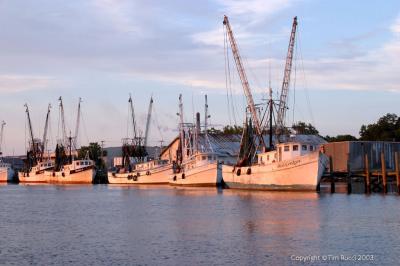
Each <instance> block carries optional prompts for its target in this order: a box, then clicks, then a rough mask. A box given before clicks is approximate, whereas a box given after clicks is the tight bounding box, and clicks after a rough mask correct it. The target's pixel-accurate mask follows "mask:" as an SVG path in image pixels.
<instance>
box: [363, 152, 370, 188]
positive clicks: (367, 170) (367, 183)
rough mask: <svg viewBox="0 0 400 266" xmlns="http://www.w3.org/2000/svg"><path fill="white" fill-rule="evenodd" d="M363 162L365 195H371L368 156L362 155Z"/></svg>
mask: <svg viewBox="0 0 400 266" xmlns="http://www.w3.org/2000/svg"><path fill="white" fill-rule="evenodd" d="M364 162H365V193H367V194H369V193H371V173H370V172H369V160H368V154H367V153H366V154H365V155H364Z"/></svg>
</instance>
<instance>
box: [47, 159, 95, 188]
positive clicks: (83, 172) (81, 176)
mask: <svg viewBox="0 0 400 266" xmlns="http://www.w3.org/2000/svg"><path fill="white" fill-rule="evenodd" d="M95 175H96V171H95V168H94V162H93V161H92V160H89V159H86V160H74V161H72V163H69V164H66V165H63V166H62V167H61V168H60V169H59V170H58V171H44V176H45V178H46V182H47V183H62V184H92V183H93V180H94V177H95Z"/></svg>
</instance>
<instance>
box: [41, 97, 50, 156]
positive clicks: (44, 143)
mask: <svg viewBox="0 0 400 266" xmlns="http://www.w3.org/2000/svg"><path fill="white" fill-rule="evenodd" d="M50 109H51V104H49V106H48V107H47V115H46V122H45V124H44V132H43V140H42V147H41V149H42V150H41V154H40V160H43V156H44V152H45V150H46V147H47V130H48V128H49V118H50Z"/></svg>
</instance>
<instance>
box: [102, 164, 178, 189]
mask: <svg viewBox="0 0 400 266" xmlns="http://www.w3.org/2000/svg"><path fill="white" fill-rule="evenodd" d="M171 172H172V164H171V163H170V162H169V161H167V160H151V161H148V162H141V163H136V164H135V165H134V166H133V170H132V171H127V172H125V171H124V170H122V169H121V170H120V171H119V172H109V173H108V182H109V183H110V184H168V177H169V174H170V173H171Z"/></svg>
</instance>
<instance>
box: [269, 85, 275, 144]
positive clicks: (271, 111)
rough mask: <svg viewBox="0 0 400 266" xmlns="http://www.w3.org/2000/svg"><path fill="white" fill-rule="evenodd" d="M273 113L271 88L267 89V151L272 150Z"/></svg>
mask: <svg viewBox="0 0 400 266" xmlns="http://www.w3.org/2000/svg"><path fill="white" fill-rule="evenodd" d="M273 112H274V101H273V100H272V88H271V85H270V87H269V149H270V150H272V149H273V143H272V142H273V141H272V134H273V133H272V115H273Z"/></svg>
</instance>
